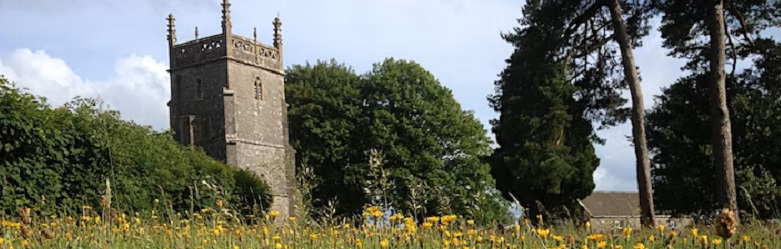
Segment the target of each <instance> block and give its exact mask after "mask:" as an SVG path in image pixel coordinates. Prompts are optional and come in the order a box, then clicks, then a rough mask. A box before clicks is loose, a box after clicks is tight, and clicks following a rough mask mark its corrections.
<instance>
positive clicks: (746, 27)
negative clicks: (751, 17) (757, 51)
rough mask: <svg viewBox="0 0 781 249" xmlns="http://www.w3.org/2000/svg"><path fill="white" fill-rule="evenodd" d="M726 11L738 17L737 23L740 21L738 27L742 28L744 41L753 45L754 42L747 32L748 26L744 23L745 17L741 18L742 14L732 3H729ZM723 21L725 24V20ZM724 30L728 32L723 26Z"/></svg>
mask: <svg viewBox="0 0 781 249" xmlns="http://www.w3.org/2000/svg"><path fill="white" fill-rule="evenodd" d="M728 11H729V13H730V14H732V15H733V16H735V18H737V19H738V23H740V27H741V28H742V29H743V37H744V38H745V39H746V42H748V44H749V45H751V46H754V42H753V40H752V39H751V36H750V34H749V30H748V26H747V25H746V19H745V18H743V14H740V12H739V11H738V10H737V9H736V8H735V5H732V4H731V3H730V4H729V8H728ZM724 23H725V25H726V22H724ZM725 32H727V33H729V30H727V29H726V28H725Z"/></svg>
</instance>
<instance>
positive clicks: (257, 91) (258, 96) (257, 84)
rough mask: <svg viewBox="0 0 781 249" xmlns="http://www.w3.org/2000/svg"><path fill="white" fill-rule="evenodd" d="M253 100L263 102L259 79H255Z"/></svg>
mask: <svg viewBox="0 0 781 249" xmlns="http://www.w3.org/2000/svg"><path fill="white" fill-rule="evenodd" d="M255 99H257V100H263V84H262V83H260V77H258V78H255Z"/></svg>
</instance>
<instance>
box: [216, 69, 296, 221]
mask: <svg viewBox="0 0 781 249" xmlns="http://www.w3.org/2000/svg"><path fill="white" fill-rule="evenodd" d="M228 75H229V76H228V77H229V82H230V87H231V89H232V90H234V91H235V96H234V104H235V106H234V113H235V116H234V118H235V123H236V133H235V136H230V135H229V138H228V139H229V140H232V141H235V142H236V150H235V153H236V155H235V157H236V165H237V166H239V167H242V168H249V169H251V170H253V171H255V172H256V173H257V174H258V175H259V176H260V177H261V178H262V179H264V180H265V181H266V182H267V183H268V184H269V185H270V187H271V190H272V194H273V195H274V204H273V206H272V209H273V210H276V211H279V212H280V213H281V214H282V215H283V216H287V215H288V211H289V210H288V209H289V208H288V207H289V200H288V196H289V194H288V184H289V182H288V177H287V173H288V172H287V163H286V159H285V150H286V147H288V140H287V134H286V132H287V129H285V127H284V125H286V123H287V122H285V120H286V119H287V116H286V113H285V109H286V108H287V107H286V105H284V103H285V102H284V96H285V89H284V77H283V76H282V74H280V73H279V72H275V71H273V70H269V69H265V68H259V67H257V66H255V65H247V64H244V63H242V62H238V61H233V60H231V61H230V62H229V63H228Z"/></svg>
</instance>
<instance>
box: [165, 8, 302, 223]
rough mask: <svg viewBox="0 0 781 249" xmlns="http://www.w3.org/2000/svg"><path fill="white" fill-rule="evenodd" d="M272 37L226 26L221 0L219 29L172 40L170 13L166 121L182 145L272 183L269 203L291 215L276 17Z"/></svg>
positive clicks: (291, 180) (288, 148) (289, 151)
mask: <svg viewBox="0 0 781 249" xmlns="http://www.w3.org/2000/svg"><path fill="white" fill-rule="evenodd" d="M272 24H273V26H274V35H273V37H274V40H273V41H274V44H273V45H272V46H269V45H265V44H262V43H259V42H257V34H256V33H255V34H253V38H246V37H242V36H238V35H235V34H233V33H232V32H231V26H232V25H231V19H230V3H229V2H228V0H223V2H222V33H220V34H216V35H211V36H206V37H199V36H198V28H197V27H196V28H195V39H194V40H190V41H185V42H181V43H177V40H176V28H175V26H174V17H173V15H169V16H168V49H169V57H170V70H169V72H170V73H171V100H170V101H169V102H168V106H169V108H170V119H171V128H172V129H173V130H174V133H175V139H176V140H177V141H179V143H181V144H185V145H192V146H196V147H200V148H203V150H204V151H205V152H206V154H208V155H209V156H211V157H213V158H215V159H217V160H219V161H222V162H224V163H226V164H229V165H234V166H237V167H240V168H242V169H250V170H252V171H254V172H255V173H256V174H257V175H258V176H260V178H261V179H263V180H264V181H266V183H268V185H269V186H270V187H271V191H272V195H273V197H274V200H273V204H272V206H271V209H272V210H276V211H278V212H280V214H281V215H282V216H288V215H290V214H292V207H293V200H292V199H293V193H294V188H293V186H294V185H293V184H294V182H295V181H294V178H293V177H294V170H295V167H294V159H293V158H294V156H293V155H294V153H295V152H294V150H293V148H292V147H291V146H290V142H289V138H288V122H287V104H286V102H285V72H284V68H283V65H282V35H281V32H280V31H281V30H280V26H281V24H282V23H281V22H280V21H279V18H276V19H275V20H274V22H273V23H272Z"/></svg>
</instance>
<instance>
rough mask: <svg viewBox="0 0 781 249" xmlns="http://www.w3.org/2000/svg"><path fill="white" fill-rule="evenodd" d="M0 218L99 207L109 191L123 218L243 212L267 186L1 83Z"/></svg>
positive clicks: (103, 117)
mask: <svg viewBox="0 0 781 249" xmlns="http://www.w3.org/2000/svg"><path fill="white" fill-rule="evenodd" d="M0 130H1V131H2V136H0V144H2V145H3V146H2V152H3V153H0V163H2V165H3V167H0V178H1V179H3V181H2V193H3V195H2V198H0V212H5V213H9V212H13V211H14V210H15V209H17V208H23V207H34V208H35V209H37V210H40V211H41V212H44V213H56V212H62V211H65V210H75V209H78V208H79V207H81V206H82V205H88V206H99V205H101V199H102V198H103V196H104V194H105V190H106V181H107V180H108V181H109V182H110V183H111V190H112V196H113V198H112V200H111V201H112V204H111V206H112V207H114V208H118V209H120V210H125V211H132V210H148V209H151V208H153V205H154V200H156V199H157V200H162V201H163V202H164V204H166V207H173V208H174V209H175V210H180V211H183V210H188V211H192V210H193V209H200V208H202V207H211V206H214V202H215V200H216V199H222V200H224V201H226V202H228V203H231V204H235V205H236V206H239V207H240V206H247V205H250V204H252V203H254V202H257V198H255V199H246V198H241V197H246V196H245V194H247V192H246V191H247V190H250V189H251V190H252V191H254V192H255V193H257V194H256V195H255V196H262V198H261V200H262V201H263V202H264V204H265V206H266V207H268V203H267V202H268V200H269V199H270V198H269V197H268V194H267V193H268V186H266V185H265V184H264V183H262V182H260V181H258V180H257V179H253V178H249V177H247V176H245V175H246V172H242V171H240V170H238V169H236V168H232V167H229V166H226V165H224V164H221V163H219V162H216V161H214V160H212V159H211V158H209V157H208V156H206V155H205V154H204V153H203V152H202V151H199V150H197V149H194V148H184V147H182V146H181V145H179V144H178V143H176V142H175V141H174V140H173V139H172V137H171V136H170V134H169V133H158V132H155V131H153V130H151V128H149V127H143V126H139V125H136V124H133V123H131V122H127V121H122V120H120V119H119V113H117V112H115V111H107V110H104V109H103V108H102V105H101V104H100V103H99V102H97V101H95V100H91V99H81V98H77V99H75V100H73V101H72V102H70V103H67V104H65V105H64V106H62V107H59V108H51V107H50V106H48V105H47V104H46V103H45V100H44V99H41V98H38V97H35V96H33V95H30V94H27V93H24V92H23V91H21V90H19V89H17V88H15V86H14V85H13V84H11V83H8V82H7V81H6V80H5V79H2V78H0Z"/></svg>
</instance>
